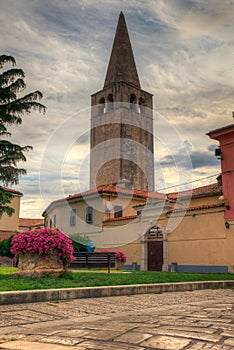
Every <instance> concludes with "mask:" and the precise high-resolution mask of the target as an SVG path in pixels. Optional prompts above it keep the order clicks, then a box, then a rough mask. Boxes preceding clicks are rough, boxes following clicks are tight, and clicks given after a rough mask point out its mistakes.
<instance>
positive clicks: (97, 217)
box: [42, 182, 165, 248]
mask: <svg viewBox="0 0 234 350" xmlns="http://www.w3.org/2000/svg"><path fill="white" fill-rule="evenodd" d="M125 185H126V183H125V182H123V183H119V184H117V185H116V184H115V185H113V184H109V185H102V186H98V187H97V188H95V189H91V190H89V191H86V192H82V193H78V194H73V195H70V196H68V197H66V198H62V199H59V200H56V201H54V202H52V203H51V204H50V205H49V206H48V207H47V208H46V210H45V211H44V212H43V214H42V215H43V216H44V217H45V226H47V227H50V228H56V227H57V228H59V229H61V230H62V231H64V232H66V233H68V234H69V236H70V237H71V238H73V239H75V237H76V234H79V235H84V234H87V235H88V236H89V238H90V239H91V240H92V241H93V243H94V246H95V247H96V248H109V247H110V244H109V243H108V242H106V243H105V240H106V239H105V237H104V236H103V235H104V233H105V232H104V231H105V227H106V226H107V227H109V223H110V222H113V224H114V225H115V222H116V221H117V222H118V221H119V222H120V221H122V220H127V221H134V220H136V219H137V217H138V214H139V213H138V212H137V209H135V206H136V205H139V204H142V203H146V202H147V200H148V199H149V198H150V199H151V200H155V199H158V200H164V198H165V195H164V194H160V193H157V192H148V191H144V190H133V191H132V190H130V189H128V188H126V187H125ZM112 233H113V232H112ZM110 237H112V236H110Z"/></svg>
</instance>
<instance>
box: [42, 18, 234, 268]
mask: <svg viewBox="0 0 234 350" xmlns="http://www.w3.org/2000/svg"><path fill="white" fill-rule="evenodd" d="M91 103H92V112H91V155H90V190H89V191H86V192H83V193H78V194H74V195H70V196H68V197H66V198H63V199H60V200H57V201H54V202H52V203H51V204H50V205H49V206H48V207H47V208H46V210H45V211H44V213H43V216H44V217H45V225H46V226H49V227H58V228H59V229H61V230H63V231H64V232H66V233H68V234H69V235H70V236H71V237H72V238H73V237H75V236H76V235H77V234H80V235H85V234H87V235H88V237H89V239H90V240H92V242H93V245H94V246H95V247H96V248H97V249H99V248H105V249H106V248H108V249H112V250H123V251H125V253H126V255H127V262H126V265H125V268H129V269H130V268H132V267H133V266H134V267H136V266H137V268H139V269H141V270H158V271H162V270H164V271H168V270H169V271H172V270H177V271H187V272H232V273H233V272H234V256H233V250H234V225H233V220H234V192H233V191H234V190H233V189H234V175H233V174H234V160H233V159H234V158H233V151H234V125H229V126H227V127H223V128H220V129H217V130H214V131H211V132H209V133H208V135H209V137H211V138H212V139H215V140H218V141H219V143H220V145H219V148H218V150H217V151H216V155H218V156H220V158H221V166H222V174H221V176H220V177H219V178H218V179H217V182H216V183H214V184H211V185H207V186H203V187H199V188H195V189H193V190H190V191H183V192H180V193H168V194H162V193H157V192H154V163H153V155H154V148H153V124H152V106H153V102H152V95H151V94H150V93H148V92H145V91H143V90H142V89H141V86H140V82H139V77H138V74H137V70H136V65H135V61H134V57H133V53H132V48H131V43H130V39H129V35H128V31H127V27H126V23H125V19H124V16H123V14H122V13H121V14H120V17H119V21H118V25H117V29H116V35H115V39H114V43H113V48H112V53H111V57H110V62H109V65H108V69H107V74H106V79H105V83H104V87H103V89H102V90H101V91H98V92H97V93H95V94H93V95H92V102H91Z"/></svg>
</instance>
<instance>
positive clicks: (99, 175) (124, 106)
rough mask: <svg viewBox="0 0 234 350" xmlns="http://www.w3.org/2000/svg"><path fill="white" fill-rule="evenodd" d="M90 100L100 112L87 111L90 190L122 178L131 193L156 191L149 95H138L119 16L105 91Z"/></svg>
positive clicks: (123, 23) (124, 27)
mask: <svg viewBox="0 0 234 350" xmlns="http://www.w3.org/2000/svg"><path fill="white" fill-rule="evenodd" d="M139 96H140V97H141V98H142V99H139ZM91 98H92V100H91V101H92V107H95V106H96V105H99V108H98V113H97V112H96V111H97V108H92V109H91V137H90V139H91V152H90V188H95V187H97V186H99V185H105V184H108V183H110V180H111V181H112V182H113V183H118V182H119V181H120V180H121V179H123V178H124V179H127V180H129V181H131V183H132V186H133V189H139V190H145V191H154V142H153V111H152V106H153V102H152V94H150V93H148V92H146V91H144V90H142V89H141V85H140V80H139V76H138V72H137V68H136V64H135V59H134V55H133V50H132V46H131V41H130V37H129V33H128V29H127V25H126V21H125V17H124V15H123V13H122V12H121V13H120V16H119V20H118V24H117V28H116V33H115V37H114V42H113V46H112V51H111V56H110V59H109V64H108V67H107V72H106V77H105V81H104V86H103V89H102V90H100V91H98V92H96V93H94V94H93V95H92V97H91ZM145 101H147V104H146V102H145ZM143 106H144V107H147V112H146V109H145V108H144V109H143ZM93 135H95V137H93ZM145 135H146V136H145ZM103 140H105V143H104V142H103ZM114 140H115V141H114ZM97 146H98V147H97ZM110 164H111V166H110ZM133 164H135V165H134V166H133ZM134 167H135V168H134ZM133 173H134V176H133V175H132V174H133Z"/></svg>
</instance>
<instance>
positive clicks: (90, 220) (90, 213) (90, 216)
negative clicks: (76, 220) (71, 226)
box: [86, 207, 93, 224]
mask: <svg viewBox="0 0 234 350" xmlns="http://www.w3.org/2000/svg"><path fill="white" fill-rule="evenodd" d="M86 222H87V224H92V223H93V207H87V208H86Z"/></svg>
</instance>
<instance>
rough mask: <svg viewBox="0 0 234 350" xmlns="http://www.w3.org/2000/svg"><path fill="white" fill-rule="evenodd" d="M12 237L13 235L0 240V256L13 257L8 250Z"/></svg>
mask: <svg viewBox="0 0 234 350" xmlns="http://www.w3.org/2000/svg"><path fill="white" fill-rule="evenodd" d="M12 238H13V236H11V237H9V238H7V239H3V240H2V241H0V256H7V257H8V258H13V257H14V254H12V253H11V251H10V250H11V241H12Z"/></svg>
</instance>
